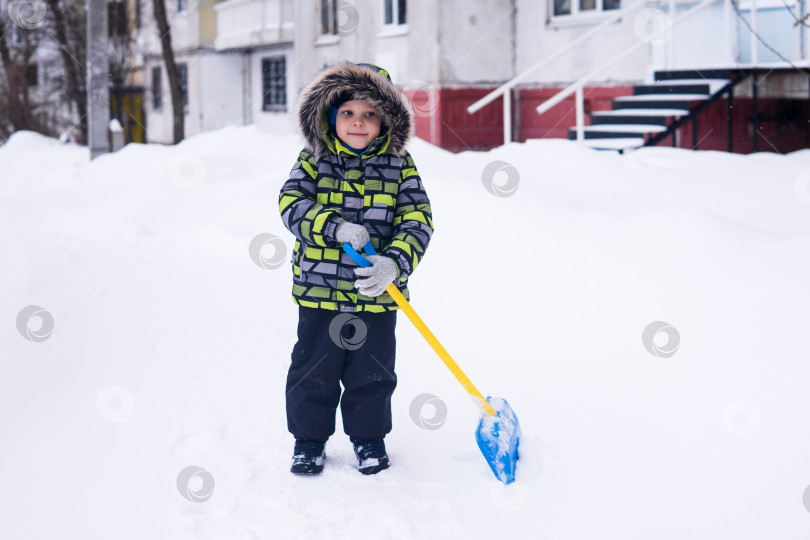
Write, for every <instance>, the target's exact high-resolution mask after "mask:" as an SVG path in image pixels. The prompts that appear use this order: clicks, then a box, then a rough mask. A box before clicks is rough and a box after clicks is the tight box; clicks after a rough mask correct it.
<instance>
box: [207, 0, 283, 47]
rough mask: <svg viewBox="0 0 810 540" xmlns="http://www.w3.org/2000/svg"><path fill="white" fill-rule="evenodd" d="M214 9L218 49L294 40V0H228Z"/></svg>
mask: <svg viewBox="0 0 810 540" xmlns="http://www.w3.org/2000/svg"><path fill="white" fill-rule="evenodd" d="M214 9H215V10H216V13H217V37H216V39H215V40H214V47H215V48H216V49H217V50H218V51H219V50H225V49H243V48H252V47H258V46H261V45H272V44H275V43H285V42H291V41H292V40H293V29H294V27H295V25H294V19H293V0H226V1H224V2H220V3H218V4H216V5H215V6H214Z"/></svg>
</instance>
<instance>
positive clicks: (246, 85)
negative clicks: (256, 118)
mask: <svg viewBox="0 0 810 540" xmlns="http://www.w3.org/2000/svg"><path fill="white" fill-rule="evenodd" d="M251 57H252V52H251V49H249V48H248V49H245V51H244V52H243V53H242V125H244V126H247V125H250V124H251V120H252V119H251V114H250V110H251V109H250V88H251V84H250V60H251Z"/></svg>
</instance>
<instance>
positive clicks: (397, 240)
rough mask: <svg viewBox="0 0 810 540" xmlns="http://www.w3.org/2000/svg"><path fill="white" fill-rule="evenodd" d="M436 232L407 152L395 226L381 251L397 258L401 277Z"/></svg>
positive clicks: (416, 262)
mask: <svg viewBox="0 0 810 540" xmlns="http://www.w3.org/2000/svg"><path fill="white" fill-rule="evenodd" d="M431 236H433V215H432V213H431V209H430V200H428V196H427V193H426V192H425V187H424V186H423V185H422V179H421V178H419V173H418V172H417V170H416V165H415V164H414V162H413V158H412V157H411V156H410V154H407V153H406V154H405V161H403V163H402V173H400V185H399V193H398V194H397V201H396V209H395V212H394V230H393V236H392V238H391V243H389V244H388V245H387V246H386V247H385V248H384V249H383V250H382V254H383V255H385V256H387V257H390V258H392V259H394V261H395V262H396V263H397V266H398V267H399V276H398V279H399V281H405V280H406V279H408V277H409V276H410V275H411V274H412V273H413V271H414V270H416V267H417V266H418V265H419V261H421V260H422V257H423V256H424V254H425V251H426V250H427V247H428V244H429V243H430V238H431Z"/></svg>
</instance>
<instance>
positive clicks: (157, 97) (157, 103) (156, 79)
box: [152, 66, 163, 111]
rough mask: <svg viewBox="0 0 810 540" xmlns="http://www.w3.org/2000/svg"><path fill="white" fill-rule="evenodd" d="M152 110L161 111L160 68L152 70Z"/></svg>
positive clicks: (161, 87)
mask: <svg viewBox="0 0 810 540" xmlns="http://www.w3.org/2000/svg"><path fill="white" fill-rule="evenodd" d="M152 108H153V109H154V110H156V111H159V110H161V109H163V72H162V71H161V69H160V66H158V67H154V68H152Z"/></svg>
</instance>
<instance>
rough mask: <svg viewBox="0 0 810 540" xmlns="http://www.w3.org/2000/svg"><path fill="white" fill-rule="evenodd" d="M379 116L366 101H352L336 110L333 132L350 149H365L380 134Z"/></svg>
mask: <svg viewBox="0 0 810 540" xmlns="http://www.w3.org/2000/svg"><path fill="white" fill-rule="evenodd" d="M380 123H381V121H380V114H379V113H378V112H377V109H375V108H374V107H372V106H371V105H370V104H369V103H368V102H367V101H364V100H360V99H354V100H352V101H347V102H345V103H344V104H343V105H341V106H340V107H339V108H338V113H337V120H336V121H335V131H337V134H338V137H340V139H341V140H342V141H343V142H345V143H346V144H348V145H349V146H351V147H352V148H365V147H366V146H368V145H369V144H371V141H373V140H374V139H376V138H377V136H378V135H379V134H380Z"/></svg>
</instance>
